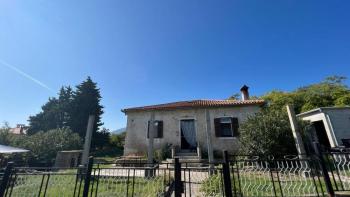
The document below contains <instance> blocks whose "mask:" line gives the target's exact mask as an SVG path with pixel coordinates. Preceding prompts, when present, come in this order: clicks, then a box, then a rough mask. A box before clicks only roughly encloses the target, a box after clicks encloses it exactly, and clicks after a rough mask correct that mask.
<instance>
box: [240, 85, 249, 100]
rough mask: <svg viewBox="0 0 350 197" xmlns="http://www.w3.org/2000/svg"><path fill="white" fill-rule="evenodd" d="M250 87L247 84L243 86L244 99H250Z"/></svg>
mask: <svg viewBox="0 0 350 197" xmlns="http://www.w3.org/2000/svg"><path fill="white" fill-rule="evenodd" d="M248 89H249V87H248V86H246V85H244V86H243V87H241V93H242V101H246V100H249V91H248Z"/></svg>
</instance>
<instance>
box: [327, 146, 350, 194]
mask: <svg viewBox="0 0 350 197" xmlns="http://www.w3.org/2000/svg"><path fill="white" fill-rule="evenodd" d="M323 157H324V158H325V161H326V166H327V171H328V173H329V175H330V178H331V181H332V185H333V188H334V189H335V190H336V191H350V153H342V152H338V153H324V154H323Z"/></svg>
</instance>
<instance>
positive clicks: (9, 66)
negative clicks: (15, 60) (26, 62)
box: [0, 59, 55, 93]
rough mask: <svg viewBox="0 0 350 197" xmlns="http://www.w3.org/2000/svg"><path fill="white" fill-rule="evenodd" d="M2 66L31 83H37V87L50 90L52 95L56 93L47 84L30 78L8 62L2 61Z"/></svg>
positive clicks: (0, 62) (0, 60) (0, 61)
mask: <svg viewBox="0 0 350 197" xmlns="http://www.w3.org/2000/svg"><path fill="white" fill-rule="evenodd" d="M0 64H2V65H4V66H6V67H7V68H10V69H11V70H13V71H15V72H16V73H18V74H20V75H22V76H23V77H25V78H27V79H29V80H30V81H32V82H34V83H36V84H37V85H39V86H41V87H43V88H45V89H46V90H49V91H50V92H52V93H55V91H54V90H53V89H52V88H50V87H49V86H47V85H46V84H44V83H43V82H41V81H39V80H38V79H35V78H34V77H32V76H30V75H29V74H27V73H25V72H23V71H21V70H20V69H18V68H17V67H15V66H14V65H11V64H9V63H7V62H5V61H4V60H2V59H0Z"/></svg>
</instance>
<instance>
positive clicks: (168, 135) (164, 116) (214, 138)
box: [122, 86, 265, 156]
mask: <svg viewBox="0 0 350 197" xmlns="http://www.w3.org/2000/svg"><path fill="white" fill-rule="evenodd" d="M241 92H242V99H241V100H192V101H180V102H173V103H166V104H158V105H150V106H143V107H133V108H127V109H123V110H122V112H124V113H125V114H126V116H127V127H126V140H125V147H124V155H133V154H144V153H146V152H147V148H148V144H149V131H150V120H151V118H152V116H153V121H152V122H154V127H153V128H154V129H153V131H156V132H155V133H154V140H153V147H154V149H160V148H162V147H165V146H169V145H171V146H172V147H176V152H180V153H181V152H182V153H186V152H195V153H197V154H198V155H199V154H200V153H199V152H201V151H205V152H207V153H208V155H209V156H210V155H211V154H212V153H213V152H214V151H222V150H228V151H229V152H235V151H237V149H238V146H239V143H238V137H239V125H240V124H241V123H242V122H244V120H246V119H247V117H248V116H250V115H254V114H255V113H256V112H258V111H259V110H260V107H261V106H262V105H264V104H265V102H264V101H263V100H250V99H249V93H248V87H247V86H244V87H242V88H241Z"/></svg>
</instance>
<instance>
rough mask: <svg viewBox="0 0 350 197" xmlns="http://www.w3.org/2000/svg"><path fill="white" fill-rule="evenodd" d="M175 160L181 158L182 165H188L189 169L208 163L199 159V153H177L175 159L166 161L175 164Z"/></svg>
mask: <svg viewBox="0 0 350 197" xmlns="http://www.w3.org/2000/svg"><path fill="white" fill-rule="evenodd" d="M175 158H179V161H180V163H182V165H183V166H186V165H187V166H188V167H199V166H202V165H203V164H202V163H203V162H205V161H206V160H205V159H202V158H201V157H199V156H198V154H197V152H177V153H176V154H175V155H174V157H173V158H168V159H167V160H166V161H167V162H169V163H174V162H175Z"/></svg>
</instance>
